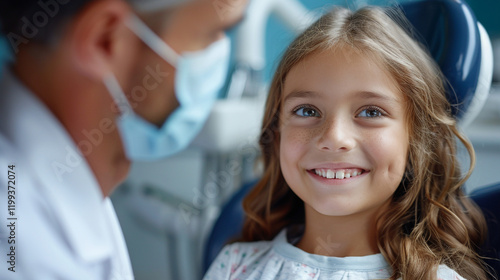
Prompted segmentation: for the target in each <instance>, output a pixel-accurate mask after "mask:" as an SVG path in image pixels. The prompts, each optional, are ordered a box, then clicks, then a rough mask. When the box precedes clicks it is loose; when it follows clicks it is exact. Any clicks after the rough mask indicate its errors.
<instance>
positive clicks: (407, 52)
mask: <svg viewBox="0 0 500 280" xmlns="http://www.w3.org/2000/svg"><path fill="white" fill-rule="evenodd" d="M395 16H399V15H398V13H397V12H395V11H394V10H385V9H382V8H375V7H366V8H362V9H360V10H357V11H355V12H352V11H349V10H347V9H343V8H337V9H334V10H333V11H332V12H329V13H327V14H326V15H324V16H323V17H322V18H321V19H319V20H318V21H317V22H316V23H314V24H313V25H312V26H310V27H309V28H308V29H307V30H306V31H305V32H304V33H302V34H301V35H300V36H298V37H297V38H296V39H295V40H294V41H293V42H292V44H291V45H290V46H289V47H288V49H287V50H286V52H285V54H284V55H283V58H282V60H281V62H280V64H279V66H278V68H277V71H276V73H275V76H274V78H273V80H272V83H271V87H270V91H269V96H268V99H267V104H266V109H265V114H264V119H263V126H262V132H261V137H260V146H261V150H262V153H263V161H264V174H263V178H262V180H261V181H260V182H259V183H258V185H257V186H256V187H255V189H254V190H252V191H251V192H250V194H249V195H248V196H247V198H246V199H245V201H244V208H245V211H246V213H247V217H248V218H247V221H246V224H245V228H244V230H243V232H244V234H245V235H246V237H245V239H247V240H259V239H271V238H272V237H274V236H275V235H276V234H277V233H278V232H279V231H280V230H281V229H283V227H286V226H288V225H291V224H294V223H304V222H305V223H309V222H311V221H310V220H307V219H306V218H305V216H304V214H305V213H306V214H307V211H308V210H310V211H314V213H319V214H320V215H323V216H343V217H349V216H350V215H357V214H360V213H368V212H370V213H373V215H372V216H374V217H376V218H377V221H378V222H377V226H376V232H377V240H378V247H379V249H380V251H381V252H382V253H383V254H384V256H385V258H386V259H387V261H388V262H389V263H391V264H394V265H393V269H394V271H395V272H396V274H398V275H399V273H402V275H404V276H403V278H404V279H406V278H407V277H405V276H409V275H410V274H411V273H409V271H418V273H415V274H414V275H426V274H425V273H427V271H432V270H431V269H430V268H431V267H432V266H433V265H435V264H436V263H437V264H439V263H442V262H445V260H446V261H447V259H448V257H449V256H450V255H453V254H458V255H461V256H464V257H467V258H471V259H472V260H473V261H471V263H474V260H475V259H474V258H475V255H474V253H473V252H472V251H471V250H470V249H469V248H467V247H464V246H462V244H463V242H464V241H466V242H477V241H478V234H477V232H476V231H475V228H474V227H475V226H476V225H477V224H474V223H475V222H476V221H478V220H480V218H478V217H480V216H475V215H479V214H478V213H477V210H476V209H475V208H473V206H471V204H470V202H468V201H467V200H464V199H463V195H462V192H461V190H460V187H461V185H462V184H463V183H464V180H465V178H467V177H468V175H469V174H470V172H471V171H470V170H469V173H468V174H467V176H462V174H461V171H460V169H459V166H458V162H457V159H456V143H455V139H456V138H458V139H459V140H460V141H461V142H462V143H463V144H464V145H465V147H466V148H467V150H468V151H469V153H470V155H471V158H472V162H473V161H474V153H473V150H472V147H471V145H470V143H469V142H468V141H467V140H465V139H464V137H463V136H462V135H461V134H460V133H459V132H458V130H457V128H456V124H455V120H454V119H453V118H452V116H451V113H450V104H449V103H448V101H447V99H446V97H445V89H444V84H443V83H444V79H443V77H442V74H441V72H440V70H439V68H438V67H437V65H436V64H435V62H434V61H433V59H432V58H431V57H430V56H429V55H428V53H427V52H425V51H424V49H423V48H422V47H421V46H420V45H419V44H418V43H417V42H416V41H415V40H414V39H412V38H411V37H410V36H409V35H408V32H407V31H405V30H404V29H403V28H401V27H400V25H398V24H397V23H396V21H395V20H394V19H393V17H395ZM471 168H472V167H471ZM463 207H464V208H465V209H468V210H470V213H471V216H473V218H471V217H470V216H466V215H465V214H463V211H462V209H463ZM307 217H311V216H310V215H307ZM434 217H436V218H435V219H434ZM476 218H477V219H476ZM313 222H314V221H313ZM442 227H446V229H445V230H444V231H443V232H446V233H442V232H437V231H436V229H437V228H442ZM457 228H460V230H457ZM441 234H443V235H446V236H453V238H451V239H449V240H447V241H446V242H448V243H447V244H444V243H440V242H442V241H441V240H442V239H443V236H441ZM469 238H470V239H469ZM429 240H430V241H429ZM429 242H430V243H431V244H430V243H429ZM429 246H431V247H434V246H438V247H440V246H442V247H440V248H439V249H437V250H436V251H432V250H428V249H429ZM446 248H462V251H461V252H460V253H457V252H456V251H453V252H450V250H448V249H446ZM453 250H454V249H453ZM410 251H413V252H415V253H412V254H410V255H407V254H406V253H405V252H410ZM412 258H413V259H418V260H419V262H414V261H409V260H410V259H412ZM457 259H458V258H457ZM420 260H421V262H420ZM448 260H449V259H448ZM447 264H448V263H447ZM449 265H453V266H455V265H454V264H449ZM471 267H473V265H472V266H471ZM454 268H455V267H454ZM407 269H408V270H407ZM413 269H414V270H413ZM472 269H477V267H473V268H472ZM458 270H460V269H458ZM469 272H470V271H469ZM469 272H465V273H466V275H467V273H469ZM408 279H411V277H410V278H408ZM429 279H430V278H429Z"/></svg>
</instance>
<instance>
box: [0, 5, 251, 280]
mask: <svg viewBox="0 0 500 280" xmlns="http://www.w3.org/2000/svg"><path fill="white" fill-rule="evenodd" d="M246 2H247V0H149V1H148V0H135V1H128V2H126V1H124V0H87V1H85V0H71V1H68V0H31V1H30V0H23V1H20V0H2V1H1V3H0V26H1V27H3V30H2V31H3V34H4V35H5V37H6V38H7V41H8V43H9V45H10V47H11V48H12V51H13V53H15V60H14V61H13V62H12V63H11V64H9V65H8V66H7V67H6V68H5V69H3V71H1V72H2V73H3V77H1V79H0V186H1V188H0V279H37V280H43V279H82V280H90V279H133V274H132V269H131V265H130V261H129V256H128V252H127V248H126V246H125V242H124V239H123V235H122V232H121V229H120V226H119V223H118V220H117V218H116V215H115V212H114V209H113V206H112V204H111V202H110V200H109V198H108V196H109V194H110V193H111V192H112V191H113V190H114V188H115V187H116V186H117V185H118V184H119V183H120V182H122V181H123V180H124V179H125V177H126V176H127V173H128V171H129V167H130V162H131V161H133V160H153V159H158V158H162V157H166V156H168V155H170V154H172V153H175V152H177V151H179V150H181V149H183V148H185V147H186V146H187V145H188V144H189V142H190V141H191V139H192V138H193V137H194V135H195V134H196V133H197V132H198V131H199V129H200V128H201V126H202V125H203V122H204V120H205V119H206V117H207V115H208V113H209V111H210V106H211V105H212V103H213V102H214V100H215V98H216V94H217V92H218V90H219V89H220V88H221V86H222V84H223V82H224V79H225V75H226V71H227V64H228V59H229V41H228V39H227V38H226V37H225V36H224V30H225V29H227V28H229V27H231V26H232V25H234V24H235V23H237V22H238V21H239V20H240V19H241V18H242V15H243V12H244V9H245V6H246V4H247V3H246Z"/></svg>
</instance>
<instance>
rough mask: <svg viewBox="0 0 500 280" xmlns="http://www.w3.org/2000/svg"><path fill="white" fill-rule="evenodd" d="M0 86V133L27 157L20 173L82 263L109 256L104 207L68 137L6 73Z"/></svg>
mask: <svg viewBox="0 0 500 280" xmlns="http://www.w3.org/2000/svg"><path fill="white" fill-rule="evenodd" d="M0 88H2V91H3V95H2V98H3V100H2V102H0V119H1V120H2V122H0V133H1V134H4V135H6V137H7V138H8V139H9V140H10V142H11V143H12V144H13V145H14V146H15V147H16V150H18V151H19V152H20V153H22V158H24V159H27V161H26V162H27V163H28V165H29V166H26V168H24V170H25V171H26V172H27V173H28V172H29V173H30V174H29V175H28V176H30V177H34V178H35V180H36V181H38V182H39V184H40V187H41V188H43V190H40V191H41V192H40V193H43V194H44V195H47V199H48V201H50V203H52V204H53V205H52V206H53V208H54V209H55V211H56V213H55V216H56V220H57V221H58V222H60V226H61V228H62V229H63V231H64V232H65V236H67V237H68V240H67V242H68V243H69V244H70V246H71V247H72V248H73V249H74V251H75V253H76V254H77V255H79V256H80V257H81V259H82V260H83V261H86V262H96V261H102V260H104V259H106V258H109V257H111V254H112V253H113V228H112V225H110V224H109V217H108V215H109V213H108V212H109V207H106V204H105V201H104V197H103V195H102V192H101V189H100V187H99V185H98V183H97V180H96V178H95V177H94V175H93V173H92V172H91V170H90V168H89V166H88V164H87V162H86V160H85V158H84V157H82V156H81V155H80V154H79V153H78V149H77V147H76V145H75V143H74V142H73V140H72V138H71V137H70V136H69V134H68V133H67V132H66V130H65V129H64V127H63V126H62V124H61V123H60V122H59V121H58V119H57V118H56V117H55V116H54V115H53V114H52V112H50V110H49V109H48V108H47V107H46V106H45V105H44V104H43V103H42V102H41V101H40V100H39V99H38V98H37V97H36V96H35V95H34V94H32V93H31V92H30V90H29V89H27V88H26V87H25V86H24V85H23V84H22V83H21V82H20V81H19V80H17V78H16V77H15V76H14V75H13V74H12V73H10V71H8V70H7V69H5V70H4V74H3V78H2V80H1V82H0ZM21 168H22V167H21ZM20 170H21V172H22V169H20ZM113 214H114V213H113ZM114 230H115V231H116V229H114ZM120 232H121V231H120ZM61 242H64V241H63V240H61Z"/></svg>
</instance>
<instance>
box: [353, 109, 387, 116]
mask: <svg viewBox="0 0 500 280" xmlns="http://www.w3.org/2000/svg"><path fill="white" fill-rule="evenodd" d="M383 115H384V114H383V113H382V112H381V111H380V110H379V109H377V108H366V109H363V110H362V111H361V112H359V114H358V117H361V118H379V117H382V116H383Z"/></svg>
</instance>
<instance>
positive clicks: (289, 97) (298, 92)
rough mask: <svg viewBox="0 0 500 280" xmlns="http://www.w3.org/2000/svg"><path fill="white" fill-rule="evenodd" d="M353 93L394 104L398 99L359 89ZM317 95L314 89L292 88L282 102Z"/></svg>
mask: <svg viewBox="0 0 500 280" xmlns="http://www.w3.org/2000/svg"><path fill="white" fill-rule="evenodd" d="M354 95H355V97H359V98H363V99H379V100H381V101H383V102H388V103H391V104H394V105H395V104H398V103H399V102H398V99H396V98H394V97H392V96H388V95H386V94H383V93H379V92H375V91H360V92H357V93H355V94H354ZM319 96H321V93H319V92H315V91H307V90H294V91H292V92H291V93H289V94H288V95H287V96H286V97H285V99H284V101H283V103H284V104H286V103H287V102H289V101H290V100H292V99H295V98H316V97H319Z"/></svg>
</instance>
